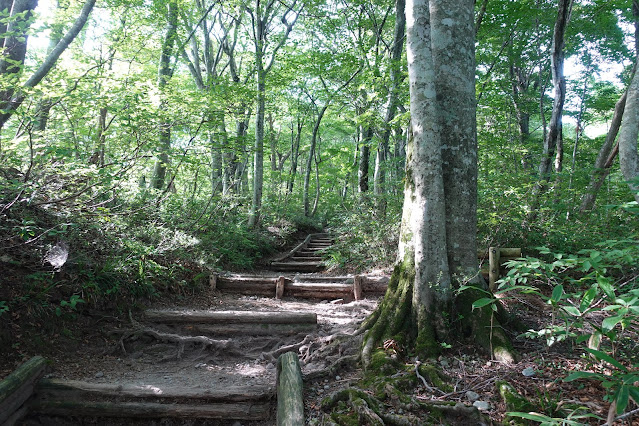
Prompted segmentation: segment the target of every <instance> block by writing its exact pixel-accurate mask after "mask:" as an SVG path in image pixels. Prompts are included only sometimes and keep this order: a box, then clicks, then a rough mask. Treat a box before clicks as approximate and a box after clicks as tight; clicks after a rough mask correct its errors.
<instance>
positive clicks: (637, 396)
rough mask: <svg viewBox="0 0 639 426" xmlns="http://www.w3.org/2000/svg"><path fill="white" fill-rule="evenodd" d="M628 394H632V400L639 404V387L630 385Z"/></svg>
mask: <svg viewBox="0 0 639 426" xmlns="http://www.w3.org/2000/svg"><path fill="white" fill-rule="evenodd" d="M628 394H629V395H630V398H632V400H633V401H634V402H635V404H639V387H636V386H630V388H629V389H628Z"/></svg>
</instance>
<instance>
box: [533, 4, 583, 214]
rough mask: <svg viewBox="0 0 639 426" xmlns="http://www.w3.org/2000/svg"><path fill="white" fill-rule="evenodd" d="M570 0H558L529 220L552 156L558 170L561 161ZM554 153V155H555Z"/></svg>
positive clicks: (535, 207) (535, 209) (547, 172)
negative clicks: (546, 113)
mask: <svg viewBox="0 0 639 426" xmlns="http://www.w3.org/2000/svg"><path fill="white" fill-rule="evenodd" d="M571 9H572V0H559V6H558V11H557V20H556V21H555V29H554V32H553V41H552V49H551V50H552V55H551V58H550V68H551V74H552V83H553V88H554V89H553V91H554V100H553V107H552V116H551V119H550V125H549V127H548V135H547V137H545V138H544V146H543V152H542V157H541V161H540V162H539V171H538V181H537V183H536V184H535V187H534V188H533V191H532V196H533V201H532V203H531V208H530V210H531V211H530V214H529V216H528V219H529V220H533V219H534V218H535V217H536V215H537V210H538V208H539V204H540V197H541V195H542V194H543V193H544V192H545V191H546V189H547V187H548V181H550V176H551V175H550V173H551V164H552V159H553V157H555V170H557V171H561V167H562V163H563V123H562V114H563V108H564V101H565V99H566V78H565V76H564V44H565V42H564V35H565V32H566V26H567V25H568V20H569V19H570V12H571ZM555 154H556V155H555Z"/></svg>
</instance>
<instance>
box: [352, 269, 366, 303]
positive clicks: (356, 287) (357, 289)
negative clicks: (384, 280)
mask: <svg viewBox="0 0 639 426" xmlns="http://www.w3.org/2000/svg"><path fill="white" fill-rule="evenodd" d="M363 282H364V277H362V276H361V275H355V278H354V279H353V297H354V298H355V300H362V287H363V285H362V284H363Z"/></svg>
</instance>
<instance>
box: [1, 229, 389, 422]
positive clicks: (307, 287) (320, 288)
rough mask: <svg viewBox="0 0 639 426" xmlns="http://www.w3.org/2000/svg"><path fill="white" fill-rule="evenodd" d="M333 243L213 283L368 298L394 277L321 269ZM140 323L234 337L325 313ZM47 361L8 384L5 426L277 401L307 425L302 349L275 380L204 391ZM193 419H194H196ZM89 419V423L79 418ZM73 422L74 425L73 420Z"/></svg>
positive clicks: (167, 315)
mask: <svg viewBox="0 0 639 426" xmlns="http://www.w3.org/2000/svg"><path fill="white" fill-rule="evenodd" d="M331 244H332V240H331V238H330V237H329V236H328V235H326V234H312V235H309V236H308V237H307V238H306V239H305V240H304V241H303V242H302V243H300V244H299V245H298V246H296V247H295V248H294V249H293V250H291V251H289V252H288V253H286V254H285V255H283V256H281V257H279V258H277V259H275V260H273V261H272V262H271V263H270V269H271V271H272V272H270V273H267V274H268V275H253V276H250V275H233V274H215V275H212V276H211V278H210V285H211V289H212V290H215V291H219V292H222V293H236V294H243V295H251V296H265V297H275V298H278V299H286V298H308V299H319V300H327V299H330V300H335V299H342V300H343V301H344V302H349V301H352V300H360V299H362V298H363V297H365V296H379V295H382V294H383V293H384V291H385V290H386V285H387V282H388V279H387V278H386V277H381V276H380V277H371V276H368V277H366V276H339V277H330V276H325V275H322V274H319V273H318V272H319V271H321V270H323V269H324V265H323V264H322V256H321V255H322V252H323V251H324V250H326V249H327V248H329V247H330V246H331ZM140 321H141V322H143V323H145V324H154V325H158V326H159V325H162V327H169V330H170V333H174V334H178V335H180V336H189V338H191V339H196V340H197V339H201V340H202V341H206V339H211V338H212V337H216V336H224V337H225V338H229V339H232V337H233V335H238V334H241V335H243V336H247V335H251V336H260V335H273V334H275V333H281V334H295V333H308V332H312V331H313V330H315V329H316V327H317V315H316V314H315V313H309V312H290V311H277V312H264V311H212V310H207V311H184V310H149V311H146V312H144V314H143V316H142V318H140ZM45 369H46V361H45V360H44V359H43V358H41V357H34V358H33V359H31V360H30V361H27V362H26V363H25V364H23V365H22V366H21V367H20V368H18V369H17V370H16V371H14V373H12V374H11V375H10V376H9V377H7V378H6V379H5V380H3V381H2V382H0V426H2V425H7V426H10V425H14V424H20V422H21V421H22V419H24V418H25V417H28V416H35V417H36V418H37V417H38V416H45V418H46V417H51V416H63V417H70V418H74V419H77V418H82V417H89V418H99V419H103V418H144V419H152V418H181V419H191V420H193V419H224V420H249V421H251V420H265V419H270V418H272V413H273V409H274V407H276V406H277V423H278V424H290V425H297V424H303V423H304V417H303V400H302V376H301V368H300V365H299V360H298V358H297V354H296V353H295V352H286V353H284V354H282V355H280V357H279V358H278V360H277V371H278V375H277V382H278V383H279V384H280V386H278V387H277V388H276V386H275V384H272V385H270V386H266V385H253V386H241V387H229V386H219V385H218V386H214V385H211V386H206V384H205V386H203V387H199V390H195V389H192V388H185V387H179V386H178V387H170V386H166V385H164V384H162V385H158V384H146V385H140V384H121V383H120V384H108V383H91V382H81V381H74V380H58V379H43V378H42V377H43V375H44V372H45ZM189 421H190V420H189ZM79 423H81V422H79ZM67 424H69V423H67Z"/></svg>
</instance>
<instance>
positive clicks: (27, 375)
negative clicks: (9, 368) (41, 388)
mask: <svg viewBox="0 0 639 426" xmlns="http://www.w3.org/2000/svg"><path fill="white" fill-rule="evenodd" d="M45 368H46V360H45V359H44V358H42V357H41V356H34V357H33V358H31V359H30V360H29V361H27V362H25V363H24V364H22V365H20V367H18V368H17V369H16V370H15V371H14V372H13V373H11V374H9V376H7V377H6V378H5V379H4V380H3V381H2V382H0V424H2V425H9V424H13V423H14V422H16V421H17V420H19V417H20V416H19V415H18V416H17V417H16V416H14V414H15V413H17V412H20V408H21V407H22V406H23V405H24V403H25V402H26V401H27V400H28V399H29V398H31V396H32V395H33V390H34V388H35V385H36V382H37V381H38V380H39V379H40V377H42V375H43V374H44V370H45ZM22 413H23V414H24V412H22Z"/></svg>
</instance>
